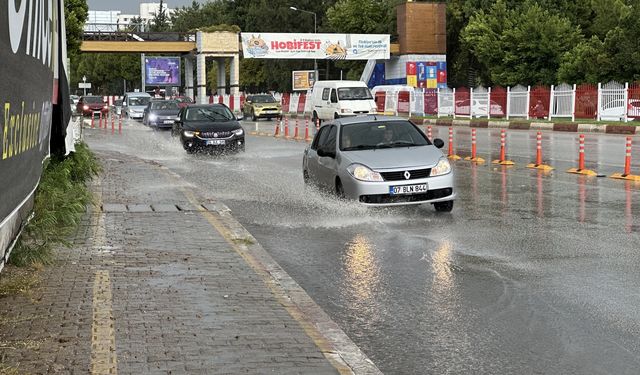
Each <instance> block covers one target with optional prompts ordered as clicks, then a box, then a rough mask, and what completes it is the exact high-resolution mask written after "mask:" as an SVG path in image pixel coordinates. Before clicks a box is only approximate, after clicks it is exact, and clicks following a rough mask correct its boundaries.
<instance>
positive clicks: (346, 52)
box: [240, 32, 391, 60]
mask: <svg viewBox="0 0 640 375" xmlns="http://www.w3.org/2000/svg"><path fill="white" fill-rule="evenodd" d="M240 37H241V39H242V53H243V57H244V58H245V59H251V58H254V59H317V60H321V59H330V60H370V59H381V60H388V59H389V57H390V53H391V50H390V45H391V41H390V37H389V35H388V34H288V33H250V32H247V33H241V34H240Z"/></svg>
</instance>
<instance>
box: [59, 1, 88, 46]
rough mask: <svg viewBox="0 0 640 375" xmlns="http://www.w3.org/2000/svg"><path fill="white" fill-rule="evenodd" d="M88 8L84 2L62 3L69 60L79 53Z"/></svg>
mask: <svg viewBox="0 0 640 375" xmlns="http://www.w3.org/2000/svg"><path fill="white" fill-rule="evenodd" d="M88 12H89V6H88V5H87V1H86V0H67V1H65V3H64V17H65V27H66V29H67V53H68V54H69V56H70V57H71V58H73V57H74V56H76V55H78V54H79V53H80V45H81V44H82V34H83V32H84V23H85V22H86V21H87V17H88Z"/></svg>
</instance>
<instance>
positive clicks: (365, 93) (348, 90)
mask: <svg viewBox="0 0 640 375" xmlns="http://www.w3.org/2000/svg"><path fill="white" fill-rule="evenodd" d="M338 99H340V100H363V99H373V97H372V96H371V92H369V89H368V88H366V87H342V88H339V89H338Z"/></svg>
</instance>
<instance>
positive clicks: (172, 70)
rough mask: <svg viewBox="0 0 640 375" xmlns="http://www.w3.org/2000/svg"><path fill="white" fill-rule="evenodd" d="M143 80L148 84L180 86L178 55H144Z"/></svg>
mask: <svg viewBox="0 0 640 375" xmlns="http://www.w3.org/2000/svg"><path fill="white" fill-rule="evenodd" d="M144 82H145V85H148V86H153V85H157V86H180V57H145V59H144Z"/></svg>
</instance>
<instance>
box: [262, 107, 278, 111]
mask: <svg viewBox="0 0 640 375" xmlns="http://www.w3.org/2000/svg"><path fill="white" fill-rule="evenodd" d="M262 110H263V111H277V110H278V108H262Z"/></svg>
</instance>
